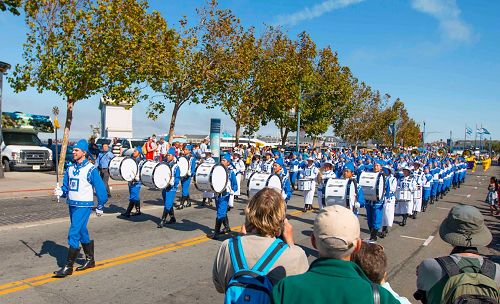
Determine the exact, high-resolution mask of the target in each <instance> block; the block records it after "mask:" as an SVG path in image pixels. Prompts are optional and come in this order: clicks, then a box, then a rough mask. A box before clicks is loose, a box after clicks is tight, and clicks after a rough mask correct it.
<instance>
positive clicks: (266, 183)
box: [247, 172, 282, 197]
mask: <svg viewBox="0 0 500 304" xmlns="http://www.w3.org/2000/svg"><path fill="white" fill-rule="evenodd" d="M265 187H270V188H275V189H276V190H278V191H279V192H280V193H281V190H282V187H281V178H280V177H279V176H278V175H277V174H269V173H265V172H262V173H258V172H254V173H253V174H252V175H251V176H250V178H249V179H248V183H247V195H248V197H252V196H254V195H255V194H256V193H257V192H259V191H260V190H262V189H264V188H265Z"/></svg>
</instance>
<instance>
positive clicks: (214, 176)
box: [194, 163, 229, 193]
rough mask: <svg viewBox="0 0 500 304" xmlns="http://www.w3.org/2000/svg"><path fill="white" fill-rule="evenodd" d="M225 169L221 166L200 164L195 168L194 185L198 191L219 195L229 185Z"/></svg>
mask: <svg viewBox="0 0 500 304" xmlns="http://www.w3.org/2000/svg"><path fill="white" fill-rule="evenodd" d="M227 174H228V173H227V169H226V168H225V167H224V166H222V165H217V164H211V163H202V164H200V165H199V166H198V167H197V168H196V173H195V175H194V184H195V186H196V189H198V190H200V191H209V192H215V193H221V192H223V191H225V190H226V187H227V185H228V183H229V178H228V175H227Z"/></svg>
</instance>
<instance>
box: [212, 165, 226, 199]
mask: <svg viewBox="0 0 500 304" xmlns="http://www.w3.org/2000/svg"><path fill="white" fill-rule="evenodd" d="M218 166H220V167H222V168H224V171H226V174H225V176H226V182H225V183H224V187H222V190H221V191H215V189H214V186H213V183H212V175H213V172H214V170H215V167H218ZM228 174H229V173H228V171H227V168H226V167H224V166H223V165H221V164H214V166H213V167H212V170H210V174H209V175H208V182H209V183H210V188H211V189H212V191H214V193H217V194H218V193H222V192H224V189H226V187H227V183H228V182H229V177H228V176H227V175H228Z"/></svg>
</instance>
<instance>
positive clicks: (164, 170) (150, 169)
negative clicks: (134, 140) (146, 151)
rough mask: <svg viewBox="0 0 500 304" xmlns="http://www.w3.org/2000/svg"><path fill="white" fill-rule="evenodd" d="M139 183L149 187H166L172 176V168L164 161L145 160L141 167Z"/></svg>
mask: <svg viewBox="0 0 500 304" xmlns="http://www.w3.org/2000/svg"><path fill="white" fill-rule="evenodd" d="M140 176H141V183H142V184H143V185H144V186H146V187H150V188H156V189H163V188H165V187H167V186H168V185H169V184H170V182H171V181H172V180H173V178H172V170H171V169H170V167H169V166H168V165H166V164H164V163H158V162H155V161H150V160H148V161H146V162H145V163H143V164H142V168H141V174H140Z"/></svg>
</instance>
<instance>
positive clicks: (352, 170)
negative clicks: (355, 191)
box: [344, 163, 354, 172]
mask: <svg viewBox="0 0 500 304" xmlns="http://www.w3.org/2000/svg"><path fill="white" fill-rule="evenodd" d="M344 170H349V171H351V172H354V164H353V163H346V164H345V165H344Z"/></svg>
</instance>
